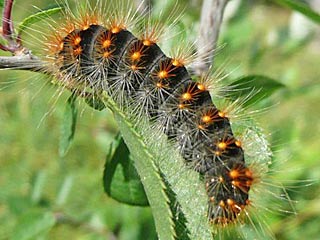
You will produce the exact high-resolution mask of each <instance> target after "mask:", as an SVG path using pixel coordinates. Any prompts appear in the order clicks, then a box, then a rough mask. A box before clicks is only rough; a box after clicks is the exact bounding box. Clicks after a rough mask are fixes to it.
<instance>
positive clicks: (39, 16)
mask: <svg viewBox="0 0 320 240" xmlns="http://www.w3.org/2000/svg"><path fill="white" fill-rule="evenodd" d="M61 10H62V8H61V7H55V8H50V9H47V10H43V11H41V12H37V13H35V14H32V15H30V16H28V17H27V18H25V19H24V20H22V22H21V23H20V24H19V26H18V35H21V34H22V33H23V32H24V31H25V30H26V29H28V28H29V27H30V25H32V24H34V23H37V22H39V21H41V20H44V19H46V18H48V17H50V16H51V15H53V14H56V13H58V12H60V11H61Z"/></svg>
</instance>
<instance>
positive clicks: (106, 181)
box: [103, 136, 149, 206]
mask: <svg viewBox="0 0 320 240" xmlns="http://www.w3.org/2000/svg"><path fill="white" fill-rule="evenodd" d="M113 148H114V149H115V150H114V151H113V149H111V152H110V153H109V154H108V156H107V160H106V164H105V169H104V173H103V186H104V189H105V191H106V193H107V194H108V195H109V196H110V197H112V198H113V199H115V200H117V201H119V202H122V203H126V204H130V205H139V206H148V205H149V203H148V199H147V196H146V194H145V191H144V188H143V185H142V183H141V180H140V177H139V175H138V173H137V171H136V169H135V167H134V163H133V161H132V160H131V158H130V152H129V150H128V148H127V146H126V144H125V143H124V141H123V139H122V138H121V137H119V136H118V137H117V139H116V141H115V142H114V146H113Z"/></svg>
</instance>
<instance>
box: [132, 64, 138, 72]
mask: <svg viewBox="0 0 320 240" xmlns="http://www.w3.org/2000/svg"><path fill="white" fill-rule="evenodd" d="M130 68H131V70H133V71H137V70H138V67H137V65H131V67H130Z"/></svg>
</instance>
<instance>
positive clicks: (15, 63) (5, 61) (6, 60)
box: [0, 55, 45, 72]
mask: <svg viewBox="0 0 320 240" xmlns="http://www.w3.org/2000/svg"><path fill="white" fill-rule="evenodd" d="M44 66H45V63H44V62H43V61H41V60H40V59H39V58H37V57H34V56H32V55H21V56H12V57H0V69H16V70H29V71H33V72H44Z"/></svg>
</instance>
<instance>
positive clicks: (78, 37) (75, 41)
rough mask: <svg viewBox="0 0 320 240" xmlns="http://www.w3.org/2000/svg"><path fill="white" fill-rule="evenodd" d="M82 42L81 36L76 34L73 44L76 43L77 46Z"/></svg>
mask: <svg viewBox="0 0 320 240" xmlns="http://www.w3.org/2000/svg"><path fill="white" fill-rule="evenodd" d="M80 42H81V37H80V36H76V37H75V38H74V40H73V44H74V45H75V46H77V45H79V44H80Z"/></svg>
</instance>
